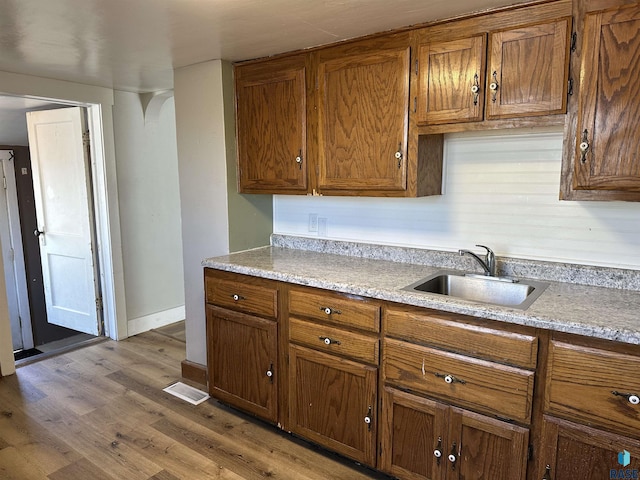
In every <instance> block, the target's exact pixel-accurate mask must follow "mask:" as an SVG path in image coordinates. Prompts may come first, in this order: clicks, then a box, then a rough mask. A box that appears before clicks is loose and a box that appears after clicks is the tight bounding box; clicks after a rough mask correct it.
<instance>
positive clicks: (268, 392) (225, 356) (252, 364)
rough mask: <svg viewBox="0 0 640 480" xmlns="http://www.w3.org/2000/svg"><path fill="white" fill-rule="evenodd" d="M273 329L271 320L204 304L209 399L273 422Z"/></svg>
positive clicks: (275, 361) (275, 410)
mask: <svg viewBox="0 0 640 480" xmlns="http://www.w3.org/2000/svg"><path fill="white" fill-rule="evenodd" d="M277 327H278V324H277V323H276V322H273V321H271V320H265V319H262V318H258V317H252V316H249V315H245V314H242V313H238V312H232V311H229V310H224V309H221V308H218V307H214V306H211V305H207V330H208V331H207V338H208V339H209V344H208V345H207V349H208V359H209V361H208V375H209V393H210V394H211V396H212V397H214V398H217V399H219V400H222V401H223V402H227V403H229V404H231V405H233V406H235V407H238V408H240V409H242V410H245V411H248V412H250V413H253V414H254V415H258V416H260V417H262V418H264V419H266V420H269V421H272V422H275V421H277V414H278V403H277V391H278V389H277V382H278V376H277V371H276V369H277V365H278V362H277V360H278V358H277V353H278V345H277ZM267 372H271V375H269V374H268V373H267Z"/></svg>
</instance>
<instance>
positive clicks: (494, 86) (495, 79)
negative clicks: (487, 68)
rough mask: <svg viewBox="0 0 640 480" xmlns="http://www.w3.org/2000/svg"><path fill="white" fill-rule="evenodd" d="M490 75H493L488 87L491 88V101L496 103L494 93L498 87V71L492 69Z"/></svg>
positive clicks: (495, 93)
mask: <svg viewBox="0 0 640 480" xmlns="http://www.w3.org/2000/svg"><path fill="white" fill-rule="evenodd" d="M491 76H492V77H493V82H491V83H490V84H489V89H490V90H491V101H492V102H493V103H496V95H497V92H498V88H499V87H500V85H498V72H496V71H495V70H494V71H493V73H492V74H491Z"/></svg>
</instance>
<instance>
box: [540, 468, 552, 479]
mask: <svg viewBox="0 0 640 480" xmlns="http://www.w3.org/2000/svg"><path fill="white" fill-rule="evenodd" d="M542 480H551V465H547V466H546V467H544V475H543V476H542Z"/></svg>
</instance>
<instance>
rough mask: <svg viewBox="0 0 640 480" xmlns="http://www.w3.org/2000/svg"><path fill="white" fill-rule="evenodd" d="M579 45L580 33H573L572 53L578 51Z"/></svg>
mask: <svg viewBox="0 0 640 480" xmlns="http://www.w3.org/2000/svg"><path fill="white" fill-rule="evenodd" d="M577 43H578V33H577V32H573V33H572V34H571V47H570V50H571V52H572V53H573V52H575V51H576V44H577Z"/></svg>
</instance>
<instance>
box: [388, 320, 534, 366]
mask: <svg viewBox="0 0 640 480" xmlns="http://www.w3.org/2000/svg"><path fill="white" fill-rule="evenodd" d="M384 331H385V334H386V335H389V336H392V337H398V338H402V339H406V340H410V341H415V342H417V343H424V344H427V345H434V346H438V347H441V348H444V349H446V350H452V351H457V352H464V353H468V354H470V355H473V356H478V357H481V358H485V359H487V360H495V361H497V362H501V363H507V364H509V365H517V366H520V367H524V368H532V369H533V368H535V367H536V360H537V355H538V339H537V338H536V337H533V336H530V335H522V334H519V333H512V332H505V331H502V330H496V329H492V328H487V327H482V326H478V325H473V324H465V323H462V322H461V321H459V320H456V317H455V316H454V315H452V314H448V313H444V312H442V313H441V312H432V311H424V312H423V311H420V312H416V311H410V310H400V309H388V310H387V311H386V312H385V315H384Z"/></svg>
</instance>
